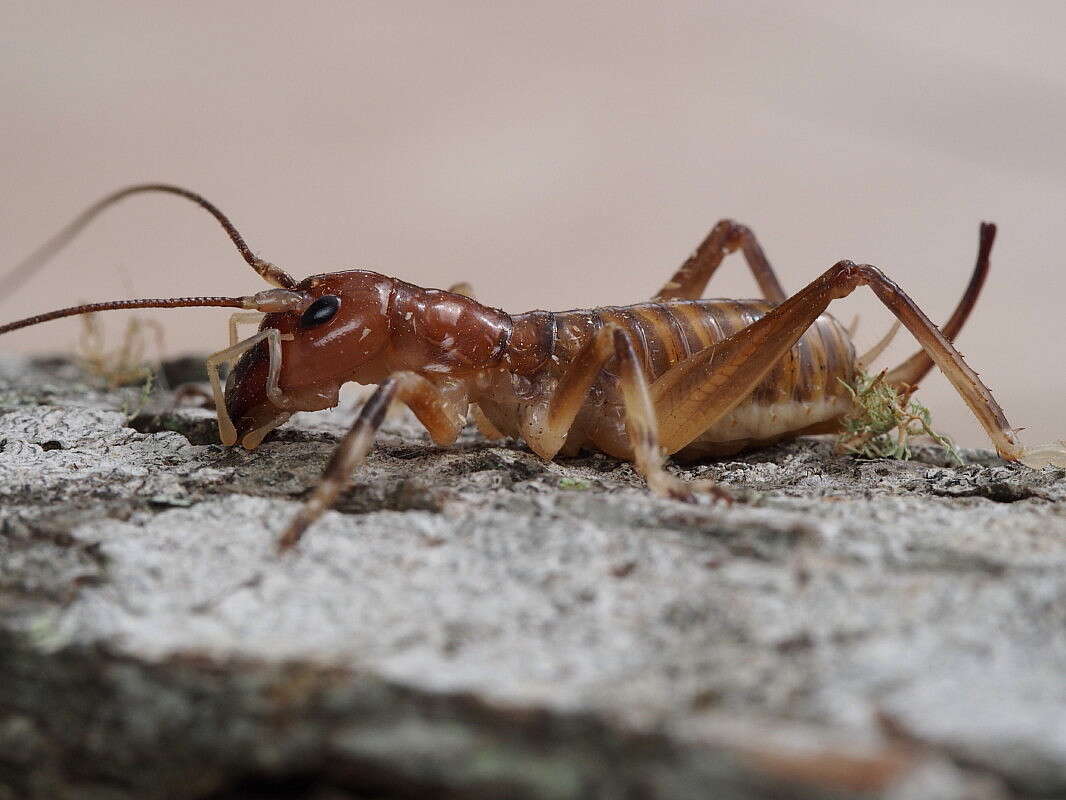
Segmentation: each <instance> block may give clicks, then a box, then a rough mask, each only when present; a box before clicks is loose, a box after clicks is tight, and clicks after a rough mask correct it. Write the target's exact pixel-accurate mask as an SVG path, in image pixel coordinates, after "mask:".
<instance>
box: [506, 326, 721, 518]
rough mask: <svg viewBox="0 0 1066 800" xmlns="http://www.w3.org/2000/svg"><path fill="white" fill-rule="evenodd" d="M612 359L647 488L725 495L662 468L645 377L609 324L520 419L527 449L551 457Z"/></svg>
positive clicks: (625, 339) (689, 495)
mask: <svg viewBox="0 0 1066 800" xmlns="http://www.w3.org/2000/svg"><path fill="white" fill-rule="evenodd" d="M612 360H613V361H614V363H615V364H616V365H617V368H618V378H619V388H620V391H621V394H622V407H623V411H624V413H625V424H626V434H627V436H628V438H629V442H630V446H631V447H632V450H633V462H634V465H635V466H636V468H637V471H638V472H639V473H640V474H641V475H643V476H644V479H645V480H646V481H647V482H648V488H649V489H651V490H652V491H653V492H654V493H655V494H657V495H659V496H661V497H673V498H675V499H679V500H686V501H690V502H691V501H694V499H695V497H694V494H693V491H694V490H695V491H702V492H708V493H710V494H713V495H714V496H716V497H718V498H719V499H723V500H727V501H728V500H731V499H732V498H731V497H730V495H729V493H728V492H726V491H725V490H723V489H721V488H719V487H718V486H716V485H715V484H714V483H712V482H710V481H698V482H692V483H690V482H686V481H683V480H680V479H678V478H675V477H674V476H673V475H671V474H670V473H668V472H666V471H665V470H664V469H663V453H662V448H661V447H660V446H659V432H658V426H657V423H656V417H655V408H654V406H653V405H652V400H651V395H650V393H649V391H648V384H647V380H646V379H645V377H644V372H643V370H642V369H641V367H640V361H639V360H638V359H637V355H636V351H635V350H634V349H633V343H632V341H631V340H630V338H629V334H628V333H626V331H625V330H624V329H622V328H621V327H619V326H617V325H613V324H609V325H605V326H604V327H603V328H601V329H600V330H599V331H597V332H596V336H595V337H594V338H593V340H592V341H591V342H589V343H588V344H587V345H585V347H584V348H582V350H581V351H580V352H579V353H578V354H577V357H576V358H575V359H574V361H573V362H572V363H571V365H570V367H569V369H568V370H567V372H566V373H565V374H564V375H563V377H562V379H561V380H560V381H559V384H558V386H557V387H556V390H555V392H554V393H553V394H552V396H551V398H550V399H549V400H548V402H547V404H546V405H543V406H539V407H538V406H534V407H533V408H532V409H531V411H530V412H529V413H528V414H527V416H526V417H525V418H524V419H523V420H522V426H521V427H522V435H523V437H524V438H525V439H526V441H527V442H528V444H529V446H530V447H531V448H532V449H533V451H534V452H535V453H537V455H539V456H541V457H542V458H546V459H551V458H553V457H554V456H555V455H556V453H558V452H559V450H560V449H561V448H562V446H563V444H564V443H565V442H566V437H567V434H568V433H569V431H570V428H571V427H572V426H573V424H574V420H575V419H576V417H577V414H578V412H579V411H580V410H581V407H582V405H583V404H584V402H585V398H586V397H587V396H588V392H589V389H590V388H591V387H592V384H593V383H594V382H595V380H596V379H597V378H598V377H599V375H600V373H601V372H602V370H603V368H604V366H606V364H607V363H608V362H611V361H612Z"/></svg>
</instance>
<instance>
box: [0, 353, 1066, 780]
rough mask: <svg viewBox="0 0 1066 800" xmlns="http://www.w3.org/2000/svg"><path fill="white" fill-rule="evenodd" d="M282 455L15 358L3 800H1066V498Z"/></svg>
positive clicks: (303, 419)
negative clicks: (668, 493) (319, 510)
mask: <svg viewBox="0 0 1066 800" xmlns="http://www.w3.org/2000/svg"><path fill="white" fill-rule="evenodd" d="M352 399H353V398H349V401H348V402H347V403H346V404H345V405H343V406H342V408H341V409H338V410H336V411H334V412H328V413H322V414H318V415H298V418H297V419H294V420H293V421H291V422H290V423H289V424H287V425H286V426H285V427H284V428H283V429H282V430H280V431H279V432H278V433H277V435H276V436H275V437H274V438H273V439H271V440H268V441H267V442H266V443H265V444H264V445H263V446H262V447H261V448H260V449H259V450H258V451H256V452H254V453H247V452H245V451H243V450H239V449H238V450H229V449H225V448H222V447H221V446H219V445H217V444H215V443H214V442H216V441H217V438H216V434H215V431H214V422H213V415H212V414H211V413H209V412H207V411H203V410H200V409H181V410H178V411H174V412H163V411H162V410H161V409H163V408H164V407H165V405H166V403H167V397H166V396H165V395H157V396H154V397H153V398H151V400H150V401H149V406H148V407H144V408H142V407H141V406H142V403H143V398H142V397H141V393H140V391H139V390H138V389H137V388H131V389H123V390H119V391H113V392H107V391H102V390H99V389H95V388H93V387H92V386H91V385H87V383H86V379H85V377H84V376H83V375H81V373H80V372H79V371H78V370H77V368H76V367H75V366H73V365H71V364H68V363H66V362H62V361H51V362H28V361H17V360H9V361H3V362H0V502H2V506H3V507H2V511H0V520H2V528H0V608H2V610H3V611H2V616H0V800H7V798H16V797H17V798H22V797H48V798H67V797H69V798H74V797H78V798H108V799H110V798H135V797H136V798H153V797H160V798H162V797H167V798H199V797H217V798H223V797H224V798H230V797H264V798H265V797H279V796H284V797H305V798H315V799H316V800H326V798H341V797H411V796H438V795H446V796H452V797H529V798H568V797H604V798H614V797H627V798H628V797H664V798H666V797H669V798H673V797H678V798H690V797H691V798H697V797H714V798H761V797H773V798H823V797H824V798H859V797H861V798H884V799H885V800H917V799H918V798H922V799H923V800H932V799H936V798H944V800H954V799H958V800H963V799H964V798H965V799H967V800H969V799H970V798H978V799H980V798H988V800H1002V799H1004V798H1011V797H1054V796H1063V795H1066V679H1064V675H1066V571H1064V566H1066V476H1064V474H1063V472H1062V471H1056V470H1052V469H1048V470H1043V471H1039V472H1037V471H1033V470H1029V469H1027V468H1025V467H1021V466H1018V465H1012V464H1006V463H1004V462H1002V461H1000V460H998V459H997V458H995V457H994V456H993V455H990V454H988V453H985V452H981V451H974V452H967V453H966V456H967V462H968V463H967V464H966V465H965V466H963V467H955V466H951V465H950V463H949V461H948V460H947V459H946V458H945V456H944V454H943V453H942V452H941V451H939V450H937V449H935V448H930V449H927V450H922V451H921V452H920V454H919V455H920V459H919V460H917V461H913V462H907V463H903V462H884V461H881V462H862V461H856V460H853V459H850V458H844V457H838V456H834V455H833V454H832V449H831V446H830V444H829V443H827V442H824V441H819V440H805V441H801V442H796V443H793V444H790V445H787V446H782V447H777V448H773V449H770V450H765V451H761V452H756V453H752V454H749V455H747V456H744V457H741V458H738V459H734V460H729V461H725V462H717V463H707V464H703V465H698V466H694V467H691V468H686V469H684V470H678V471H679V472H681V473H682V474H684V475H686V476H689V477H711V478H715V479H718V480H720V481H722V482H723V483H724V484H725V485H726V486H728V487H729V488H731V489H733V490H734V492H735V493H736V494H737V495H738V496H739V497H740V498H741V501H740V502H738V503H737V504H736V505H734V506H732V507H730V508H725V507H719V506H712V505H710V504H708V503H703V504H701V505H698V506H690V505H683V504H680V503H676V502H673V501H667V500H660V499H657V498H654V497H651V496H650V495H649V494H648V493H647V491H646V490H645V489H644V487H643V485H642V483H641V481H640V479H639V477H638V476H636V474H635V473H634V471H633V469H632V467H631V466H630V465H627V464H620V463H619V462H616V461H614V460H611V459H608V458H605V457H601V456H589V457H583V458H579V459H573V460H567V461H564V462H562V463H546V462H543V461H542V460H540V459H539V458H537V457H536V456H534V455H533V454H532V453H530V452H529V451H528V450H526V449H524V448H523V447H522V446H521V444H520V443H516V442H505V443H502V444H499V443H497V444H493V443H489V442H487V441H485V440H484V439H482V438H481V437H480V436H478V435H477V434H476V433H474V432H472V431H471V432H467V433H465V434H464V435H463V437H462V438H461V440H460V442H459V443H457V445H456V446H454V447H452V448H439V447H436V446H435V445H433V444H432V443H431V442H430V441H429V439H428V438H427V436H426V435H425V434H424V433H423V432H421V431H420V430H419V429H418V428H417V426H416V425H414V424H413V422H412V421H411V420H410V419H409V418H408V417H406V416H404V415H398V416H396V417H395V418H394V419H391V420H390V421H389V422H388V423H387V424H386V427H385V430H384V431H383V433H382V434H381V436H380V437H379V442H378V445H377V447H376V448H375V450H374V452H373V454H372V456H371V458H370V461H369V463H368V464H367V465H366V467H365V468H364V469H362V470H361V471H360V472H359V473H358V474H357V475H356V476H355V478H354V482H353V487H352V489H351V490H350V491H349V492H348V493H346V495H345V496H344V498H343V500H342V501H341V503H340V504H339V505H338V507H337V510H336V511H334V512H331V513H329V514H327V515H326V517H325V518H324V519H323V520H321V522H320V523H319V524H317V525H316V526H315V527H314V528H313V529H312V530H311V532H310V533H309V535H308V537H307V538H306V540H305V541H304V542H303V543H301V545H300V546H299V548H298V549H297V550H296V551H295V552H292V553H290V554H288V555H285V556H282V557H279V556H277V555H276V553H275V549H274V542H275V538H276V535H277V533H278V531H279V530H280V529H281V528H282V527H283V526H284V524H285V523H286V521H287V520H288V519H289V518H290V517H291V515H292V514H293V513H294V511H295V510H296V508H297V507H298V502H299V498H300V497H301V495H302V494H303V493H305V492H306V491H307V489H308V488H309V487H310V486H312V485H313V483H314V481H315V479H316V477H317V475H318V473H319V472H320V471H321V469H322V466H323V465H324V463H325V460H326V458H327V457H328V455H329V453H330V451H331V449H332V446H333V444H334V442H335V441H336V439H337V437H338V436H339V435H340V434H341V433H342V432H343V430H344V427H345V425H346V424H347V423H348V422H349V421H350V420H351V419H352V416H353V404H352V402H351V401H352Z"/></svg>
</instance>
